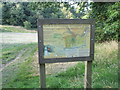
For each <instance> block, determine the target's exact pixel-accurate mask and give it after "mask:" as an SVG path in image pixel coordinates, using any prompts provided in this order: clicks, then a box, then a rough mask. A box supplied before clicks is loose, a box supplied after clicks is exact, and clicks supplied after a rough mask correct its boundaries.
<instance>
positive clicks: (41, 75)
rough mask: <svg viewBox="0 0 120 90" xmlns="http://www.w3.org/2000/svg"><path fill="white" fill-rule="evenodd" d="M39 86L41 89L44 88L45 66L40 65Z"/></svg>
mask: <svg viewBox="0 0 120 90" xmlns="http://www.w3.org/2000/svg"><path fill="white" fill-rule="evenodd" d="M40 85H41V88H46V75H45V64H40Z"/></svg>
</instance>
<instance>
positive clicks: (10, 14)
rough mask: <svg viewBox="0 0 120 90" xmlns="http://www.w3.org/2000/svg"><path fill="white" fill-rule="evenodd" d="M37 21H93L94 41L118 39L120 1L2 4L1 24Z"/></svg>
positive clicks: (34, 24) (28, 24)
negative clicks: (47, 19)
mask: <svg viewBox="0 0 120 90" xmlns="http://www.w3.org/2000/svg"><path fill="white" fill-rule="evenodd" d="M38 18H68V19H74V18H81V19H88V18H94V19H95V20H96V41H99V42H102V41H106V40H117V39H118V31H119V30H120V2H116V3H115V2H114V3H108V2H107V3H98V2H97V3H87V2H79V3H76V2H75V3H67V2H64V3H59V2H18V3H9V2H3V3H2V24H4V25H5V24H7V25H17V26H18V25H19V26H24V27H25V28H27V29H30V28H36V27H37V19H38Z"/></svg>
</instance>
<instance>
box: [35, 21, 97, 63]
mask: <svg viewBox="0 0 120 90" xmlns="http://www.w3.org/2000/svg"><path fill="white" fill-rule="evenodd" d="M46 24H90V56H84V57H65V58H44V45H43V25H46ZM37 26H38V55H39V63H40V64H45V63H57V62H74V61H92V60H94V42H95V39H94V38H95V37H94V36H95V33H94V31H95V21H94V19H38V21H37Z"/></svg>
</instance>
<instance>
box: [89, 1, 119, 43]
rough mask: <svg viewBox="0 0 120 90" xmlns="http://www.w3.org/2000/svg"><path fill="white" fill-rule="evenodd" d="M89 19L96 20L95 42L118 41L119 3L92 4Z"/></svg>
mask: <svg viewBox="0 0 120 90" xmlns="http://www.w3.org/2000/svg"><path fill="white" fill-rule="evenodd" d="M91 18H94V19H95V20H96V33H95V34H96V41H99V42H103V41H110V40H118V33H119V32H118V31H120V2H116V3H115V2H114V3H107V2H106V3H93V4H92V12H91Z"/></svg>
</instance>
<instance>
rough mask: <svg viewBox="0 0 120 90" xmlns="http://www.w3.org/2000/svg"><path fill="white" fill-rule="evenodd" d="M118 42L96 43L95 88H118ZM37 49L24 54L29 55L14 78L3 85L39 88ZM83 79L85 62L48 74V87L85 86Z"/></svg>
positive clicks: (6, 86)
mask: <svg viewBox="0 0 120 90" xmlns="http://www.w3.org/2000/svg"><path fill="white" fill-rule="evenodd" d="M117 44H118V43H117V42H115V41H112V42H105V43H101V44H96V48H95V60H94V61H93V66H92V70H93V71H92V72H93V74H92V78H93V81H92V84H93V85H92V87H93V88H118V64H117V62H118V61H117V52H118V50H117ZM32 47H33V46H32ZM35 50H36V49H32V50H31V51H29V50H27V51H26V52H25V55H24V56H26V55H27V56H28V57H27V58H26V59H25V61H24V62H22V64H19V70H17V72H16V75H15V76H14V78H11V79H10V80H9V79H8V81H7V82H6V83H4V85H3V87H5V88H39V86H40V83H39V76H36V75H33V74H34V73H35V70H34V69H33V67H32V64H33V63H32V62H33V60H34V58H33V57H32V55H33V53H34V52H35ZM22 59H23V58H22ZM20 60H21V59H20ZM14 67H15V66H14ZM9 68H10V67H9ZM9 68H8V69H9ZM15 71H16V70H15ZM15 71H14V72H15ZM3 75H4V74H3ZM83 79H84V62H82V63H78V64H77V65H76V66H75V67H72V68H70V69H68V70H66V71H64V72H60V73H57V74H52V75H47V88H83Z"/></svg>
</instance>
